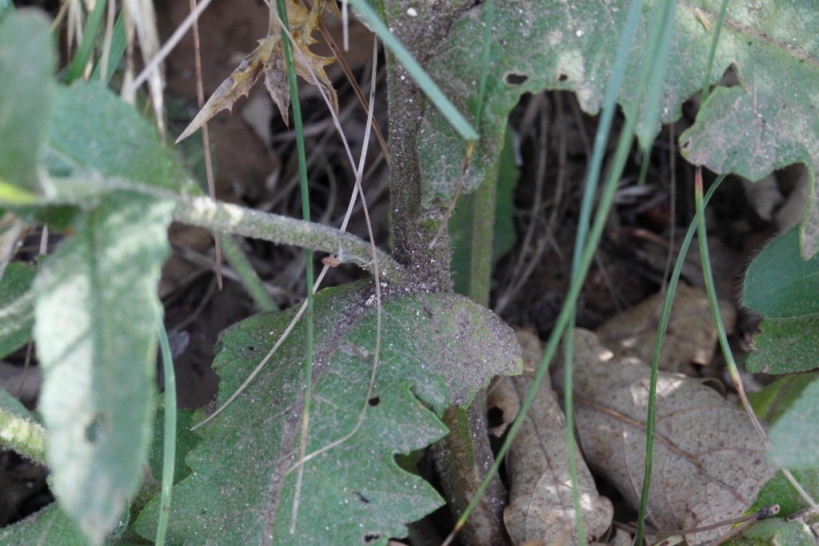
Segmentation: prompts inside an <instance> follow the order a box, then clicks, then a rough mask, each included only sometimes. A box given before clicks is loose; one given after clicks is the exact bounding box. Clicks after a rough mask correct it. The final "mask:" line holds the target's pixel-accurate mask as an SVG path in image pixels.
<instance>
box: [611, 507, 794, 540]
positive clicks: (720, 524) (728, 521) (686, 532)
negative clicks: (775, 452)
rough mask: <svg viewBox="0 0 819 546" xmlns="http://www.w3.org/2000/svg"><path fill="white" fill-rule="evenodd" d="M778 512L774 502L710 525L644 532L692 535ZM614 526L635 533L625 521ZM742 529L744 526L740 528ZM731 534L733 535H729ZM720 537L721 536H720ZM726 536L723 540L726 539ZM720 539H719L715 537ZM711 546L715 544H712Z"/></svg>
mask: <svg viewBox="0 0 819 546" xmlns="http://www.w3.org/2000/svg"><path fill="white" fill-rule="evenodd" d="M778 513H779V505H778V504H774V505H771V506H766V507H764V508H762V509H761V510H758V511H757V512H754V513H753V514H747V515H744V516H739V517H737V518H731V519H726V520H724V521H718V522H717V523H712V524H710V525H703V526H702V527H690V528H688V529H677V530H675V531H652V530H649V529H646V531H645V534H646V535H650V536H655V537H673V536H678V535H693V534H696V533H704V532H706V531H713V530H714V529H719V528H720V527H725V526H727V525H736V524H737V523H746V522H747V523H748V524H751V523H754V522H756V521H759V520H762V519H766V518H769V517H772V516H775V515H776V514H778ZM613 523H614V526H615V527H617V528H618V529H623V530H624V531H628V532H629V533H636V532H637V528H636V527H634V526H632V525H629V524H627V523H619V522H617V521H615V522H613ZM742 529H743V530H744V527H743V528H742ZM731 536H733V535H731ZM721 538H722V537H721ZM728 538H730V537H728V536H726V537H725V538H724V539H723V540H727V539H728ZM717 540H720V539H717ZM713 546H716V544H714V545H713Z"/></svg>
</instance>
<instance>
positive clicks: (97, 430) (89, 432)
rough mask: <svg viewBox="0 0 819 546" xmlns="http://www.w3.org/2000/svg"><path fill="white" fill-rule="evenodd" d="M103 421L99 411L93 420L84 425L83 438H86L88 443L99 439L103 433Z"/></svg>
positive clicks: (93, 442)
mask: <svg viewBox="0 0 819 546" xmlns="http://www.w3.org/2000/svg"><path fill="white" fill-rule="evenodd" d="M104 425H105V422H104V420H103V416H102V414H101V413H98V414H97V415H96V416H95V417H94V420H93V421H91V423H90V424H89V425H88V426H87V427H85V439H86V440H88V442H89V443H92V444H95V443H97V441H98V440H100V439H101V438H102V436H103V434H104V433H105V428H104Z"/></svg>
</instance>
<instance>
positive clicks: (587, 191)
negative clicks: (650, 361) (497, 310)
mask: <svg viewBox="0 0 819 546" xmlns="http://www.w3.org/2000/svg"><path fill="white" fill-rule="evenodd" d="M641 12H642V1H641V0H635V1H634V2H632V4H631V6H630V8H629V13H628V16H627V18H626V24H625V27H624V28H623V34H622V35H621V39H620V44H619V46H618V50H617V56H616V58H615V64H614V68H613V70H612V79H611V81H609V83H608V85H607V87H606V95H605V97H604V100H603V113H602V115H601V119H600V124H599V125H598V128H597V134H596V135H595V142H594V151H593V152H592V160H591V165H590V167H589V171H588V175H587V176H586V182H585V186H584V192H583V201H582V204H581V208H580V218H579V221H578V231H577V238H576V240H575V246H574V256H573V259H572V277H573V278H574V277H575V276H577V273H578V269H579V268H580V265H581V263H582V261H583V259H584V257H585V259H587V260H590V258H591V256H592V255H593V253H594V250H595V248H596V246H597V244H596V242H595V243H594V244H588V243H590V241H587V240H586V237H587V235H586V234H587V232H588V229H589V228H588V226H589V223H590V219H591V211H592V207H593V205H594V196H595V194H596V188H597V184H598V180H599V178H600V169H601V167H602V164H603V155H604V153H605V151H606V142H607V140H608V135H609V132H610V130H611V124H612V120H613V119H614V112H615V105H616V101H617V95H618V93H619V90H620V86H621V85H622V81H623V78H624V77H625V72H626V66H627V63H628V56H629V51H630V49H631V44H632V41H633V39H634V35H635V33H636V29H637V23H638V22H639V20H640V14H641ZM574 325H575V313H574V311H572V312H571V316H570V317H569V321H568V328H566V337H565V350H564V354H565V359H564V369H565V371H566V372H565V374H564V378H565V379H564V385H563V390H564V396H565V399H564V408H565V410H564V411H565V416H566V442H567V448H568V459H569V461H568V462H569V476H570V478H571V481H572V504H573V505H574V513H575V528H576V529H577V535H578V538H579V540H580V543H581V544H585V543H586V536H585V533H584V530H583V519H582V514H583V512H582V511H581V507H580V495H579V491H580V488H579V486H578V477H577V461H576V459H575V437H574V404H573V396H574V395H573V393H574V391H573V388H574V386H573V373H572V370H573V361H572V352H573V346H574ZM541 366H544V367H545V366H548V362H544V363H541ZM533 387H534V385H533Z"/></svg>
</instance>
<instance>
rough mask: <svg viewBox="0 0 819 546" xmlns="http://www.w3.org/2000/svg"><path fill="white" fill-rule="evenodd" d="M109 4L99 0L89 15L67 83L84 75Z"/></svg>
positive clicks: (67, 75) (67, 76) (105, 0)
mask: <svg viewBox="0 0 819 546" xmlns="http://www.w3.org/2000/svg"><path fill="white" fill-rule="evenodd" d="M107 4H108V2H107V0H98V1H97V3H96V5H95V6H94V10H93V11H92V12H91V15H90V16H89V17H88V24H86V25H85V30H84V31H83V37H82V43H81V44H80V47H79V49H77V53H76V54H75V55H74V58H73V59H72V60H71V65H70V66H69V67H68V74H66V77H65V81H66V83H69V84H70V83H71V82H73V81H74V80H76V79H77V78H79V77H80V76H82V73H83V71H84V70H85V67H86V66H87V65H88V59H90V58H91V52H92V51H93V49H94V43H95V42H96V41H97V33H98V32H99V30H100V25H101V24H102V17H103V15H104V14H105V7H106V5H107Z"/></svg>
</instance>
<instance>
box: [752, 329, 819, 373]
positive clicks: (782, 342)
mask: <svg viewBox="0 0 819 546" xmlns="http://www.w3.org/2000/svg"><path fill="white" fill-rule="evenodd" d="M759 329H760V330H761V333H759V334H756V335H755V336H754V339H753V345H752V349H753V352H752V353H751V354H750V355H748V361H747V363H746V365H745V367H746V368H747V369H748V371H749V372H751V373H760V372H762V373H771V374H781V373H794V372H805V371H809V370H813V369H815V368H817V367H819V361H817V359H816V355H817V354H819V317H800V318H795V319H768V320H765V321H764V322H763V323H762V324H761V325H760V327H759Z"/></svg>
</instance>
